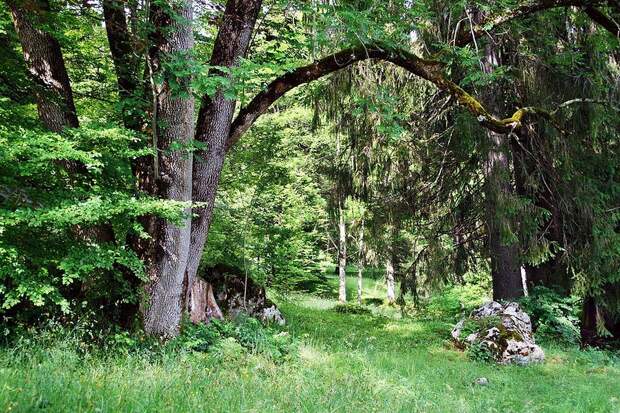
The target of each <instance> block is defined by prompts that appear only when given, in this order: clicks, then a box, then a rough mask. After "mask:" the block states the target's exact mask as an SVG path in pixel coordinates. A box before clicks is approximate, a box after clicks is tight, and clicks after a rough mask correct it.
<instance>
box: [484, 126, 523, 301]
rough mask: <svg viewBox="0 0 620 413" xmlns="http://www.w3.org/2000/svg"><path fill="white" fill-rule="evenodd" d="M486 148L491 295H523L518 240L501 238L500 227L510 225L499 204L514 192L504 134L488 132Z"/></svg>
mask: <svg viewBox="0 0 620 413" xmlns="http://www.w3.org/2000/svg"><path fill="white" fill-rule="evenodd" d="M487 135H488V138H489V142H488V144H489V150H488V154H487V161H486V165H485V180H486V182H485V198H486V199H485V201H486V214H485V218H486V226H487V236H488V247H489V255H490V257H491V276H492V280H493V299H495V300H510V299H513V298H516V297H520V296H522V295H523V287H522V283H521V266H520V262H519V244H518V243H516V242H514V243H512V244H509V245H507V244H506V242H505V241H504V240H503V239H502V229H503V228H504V229H505V226H507V225H509V223H508V222H507V218H506V217H504V216H503V211H502V208H506V206H507V205H506V202H507V201H508V200H509V199H510V197H511V196H512V195H513V193H512V183H511V180H510V177H511V175H510V163H509V162H510V161H509V152H508V149H507V143H508V142H507V137H506V135H501V134H497V133H495V132H488V133H487Z"/></svg>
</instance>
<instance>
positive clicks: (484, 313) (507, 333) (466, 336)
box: [452, 301, 545, 364]
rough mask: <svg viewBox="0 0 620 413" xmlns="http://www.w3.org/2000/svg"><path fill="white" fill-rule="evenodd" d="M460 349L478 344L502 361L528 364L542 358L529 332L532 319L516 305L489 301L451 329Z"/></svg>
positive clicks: (498, 360) (494, 357)
mask: <svg viewBox="0 0 620 413" xmlns="http://www.w3.org/2000/svg"><path fill="white" fill-rule="evenodd" d="M452 339H453V340H454V342H455V343H456V344H457V346H459V347H460V348H470V347H472V346H477V347H478V348H480V349H482V350H483V351H485V352H488V354H489V355H491V356H492V358H493V359H494V360H495V361H497V362H498V363H501V364H510V363H514V364H530V363H538V362H542V361H544V359H545V354H544V352H543V350H542V349H541V348H540V347H539V346H538V345H536V343H535V342H534V337H533V335H532V322H531V321H530V317H529V316H528V315H527V313H525V312H524V311H523V310H522V309H521V308H520V307H519V304H517V303H514V302H510V303H506V304H500V303H498V302H496V301H491V302H489V303H487V304H485V305H483V306H482V307H480V308H478V309H476V310H474V311H472V313H471V314H470V315H469V317H467V318H465V319H463V320H461V321H459V322H458V323H457V324H456V325H455V326H454V329H453V330H452Z"/></svg>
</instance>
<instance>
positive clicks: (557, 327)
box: [520, 286, 581, 344]
mask: <svg viewBox="0 0 620 413" xmlns="http://www.w3.org/2000/svg"><path fill="white" fill-rule="evenodd" d="M520 304H521V305H522V306H523V309H524V311H525V312H526V313H527V314H529V316H530V318H531V320H532V327H533V329H534V332H535V333H536V337H537V338H538V339H539V340H543V341H554V342H565V343H571V344H576V343H579V339H580V335H579V326H580V323H579V315H580V310H581V308H580V304H581V300H580V299H579V298H578V297H575V296H568V297H566V296H562V295H560V294H558V293H557V292H555V291H553V290H551V289H549V288H545V287H542V286H539V287H536V288H534V289H533V291H532V292H531V294H530V295H529V296H528V297H523V298H522V299H521V300H520Z"/></svg>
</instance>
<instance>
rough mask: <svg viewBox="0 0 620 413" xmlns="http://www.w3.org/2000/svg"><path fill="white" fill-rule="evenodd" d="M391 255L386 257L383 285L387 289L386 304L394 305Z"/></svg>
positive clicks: (394, 295)
mask: <svg viewBox="0 0 620 413" xmlns="http://www.w3.org/2000/svg"><path fill="white" fill-rule="evenodd" d="M393 258H394V257H393V256H392V254H389V255H388V258H387V260H386V261H385V283H386V288H387V294H386V297H387V302H388V304H394V300H395V299H396V294H395V293H394V262H393Z"/></svg>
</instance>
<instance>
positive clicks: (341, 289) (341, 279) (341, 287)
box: [338, 194, 347, 303]
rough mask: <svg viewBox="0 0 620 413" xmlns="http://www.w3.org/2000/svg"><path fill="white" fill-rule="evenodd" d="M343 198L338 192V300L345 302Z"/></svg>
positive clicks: (345, 260) (345, 240)
mask: <svg viewBox="0 0 620 413" xmlns="http://www.w3.org/2000/svg"><path fill="white" fill-rule="evenodd" d="M343 204H344V200H343V199H342V195H341V194H338V301H340V302H341V303H346V302H347V226H346V223H345V220H344V205H343Z"/></svg>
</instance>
